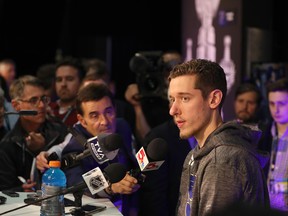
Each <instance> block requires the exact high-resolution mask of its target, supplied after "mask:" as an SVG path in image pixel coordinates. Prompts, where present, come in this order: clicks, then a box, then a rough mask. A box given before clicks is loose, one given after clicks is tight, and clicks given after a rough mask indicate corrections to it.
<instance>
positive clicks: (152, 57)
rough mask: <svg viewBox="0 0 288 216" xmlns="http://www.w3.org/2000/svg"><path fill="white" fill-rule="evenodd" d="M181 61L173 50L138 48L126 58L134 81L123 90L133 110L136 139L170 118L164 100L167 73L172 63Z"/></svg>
mask: <svg viewBox="0 0 288 216" xmlns="http://www.w3.org/2000/svg"><path fill="white" fill-rule="evenodd" d="M181 62H182V58H181V55H180V53H178V52H177V51H167V52H164V53H162V52H160V51H151V52H139V53H136V54H135V56H134V57H133V58H132V59H131V61H130V69H131V70H132V71H133V72H135V73H136V83H133V84H130V85H129V86H128V87H127V89H126V92H125V98H126V100H127V101H128V102H129V103H130V104H132V105H133V107H134V111H135V121H136V122H135V125H136V131H135V134H136V136H137V139H138V140H139V141H140V142H143V139H144V137H145V136H146V134H147V133H148V132H149V131H150V129H151V128H153V127H155V126H157V125H159V124H161V123H163V122H165V121H166V120H168V119H170V118H171V117H170V116H169V102H168V100H167V77H168V75H169V72H170V70H171V69H172V67H174V66H175V65H176V64H179V63H181Z"/></svg>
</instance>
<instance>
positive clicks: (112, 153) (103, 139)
mask: <svg viewBox="0 0 288 216" xmlns="http://www.w3.org/2000/svg"><path fill="white" fill-rule="evenodd" d="M77 136H78V135H77ZM83 142H85V143H83ZM81 144H82V145H83V146H84V147H85V150H84V151H83V152H82V153H78V152H72V153H68V154H66V155H63V156H62V160H61V168H62V169H68V168H72V167H74V166H77V165H79V163H80V161H81V160H82V159H84V158H86V157H88V156H90V155H92V156H93V158H94V160H95V161H97V163H99V164H103V163H105V162H107V161H109V160H113V159H114V158H115V157H116V155H117V154H118V151H119V148H120V147H121V145H123V140H122V137H121V136H120V135H119V134H113V133H111V134H108V133H104V134H99V135H98V136H96V137H92V138H90V139H88V140H85V141H84V140H83V141H82V143H81Z"/></svg>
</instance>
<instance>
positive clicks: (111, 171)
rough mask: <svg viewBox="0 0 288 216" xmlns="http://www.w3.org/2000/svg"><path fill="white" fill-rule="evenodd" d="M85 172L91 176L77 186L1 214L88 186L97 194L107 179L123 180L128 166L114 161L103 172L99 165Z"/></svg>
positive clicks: (104, 185) (105, 184)
mask: <svg viewBox="0 0 288 216" xmlns="http://www.w3.org/2000/svg"><path fill="white" fill-rule="evenodd" d="M95 170H98V171H100V172H98V173H97V172H96V171H95ZM90 172H92V173H95V174H94V175H91V174H89V173H90ZM85 174H89V175H88V176H90V177H89V178H87V179H85V178H84V177H83V178H84V181H83V182H81V183H79V184H77V185H75V186H72V187H69V188H66V189H62V190H61V191H59V192H58V193H56V194H55V195H51V196H47V197H44V198H40V199H36V200H35V201H32V202H29V203H28V204H26V205H22V206H19V207H17V208H14V209H11V210H8V211H5V212H2V213H0V215H4V214H7V213H10V212H13V211H16V210H18V209H22V208H24V207H26V206H29V205H35V204H37V203H39V202H42V201H43V200H47V199H50V198H53V197H56V196H60V195H65V194H68V193H73V192H75V191H80V190H83V189H86V188H88V189H89V190H90V192H91V193H92V194H95V191H97V192H99V191H101V190H104V189H105V188H106V187H108V182H107V181H109V182H110V183H111V184H113V183H116V182H119V181H121V180H122V179H123V178H124V177H125V175H126V168H125V166H124V165H123V164H120V163H112V164H110V165H109V166H107V167H106V168H105V169H104V171H103V173H102V172H101V170H100V168H99V167H96V168H95V169H93V170H91V171H89V172H87V173H85ZM85 174H84V175H85ZM84 175H83V176H84ZM103 176H104V177H103ZM87 182H88V184H87ZM97 192H96V193H97Z"/></svg>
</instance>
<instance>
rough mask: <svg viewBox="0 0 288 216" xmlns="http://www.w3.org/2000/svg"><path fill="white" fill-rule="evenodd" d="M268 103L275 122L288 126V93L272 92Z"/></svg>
mask: <svg viewBox="0 0 288 216" xmlns="http://www.w3.org/2000/svg"><path fill="white" fill-rule="evenodd" d="M268 102H269V110H270V113H271V116H272V118H273V119H274V121H275V122H276V123H278V124H288V92H284V91H276V92H270V93H269V94H268Z"/></svg>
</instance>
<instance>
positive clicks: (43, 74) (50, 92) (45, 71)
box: [36, 63, 58, 101]
mask: <svg viewBox="0 0 288 216" xmlns="http://www.w3.org/2000/svg"><path fill="white" fill-rule="evenodd" d="M55 70H56V65H55V64H52V63H51V64H44V65H42V66H40V67H39V68H38V69H37V71H36V77H38V78H39V79H40V80H41V82H43V87H44V89H45V95H47V96H49V97H50V98H51V101H56V100H57V99H58V97H57V94H56V89H55Z"/></svg>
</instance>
